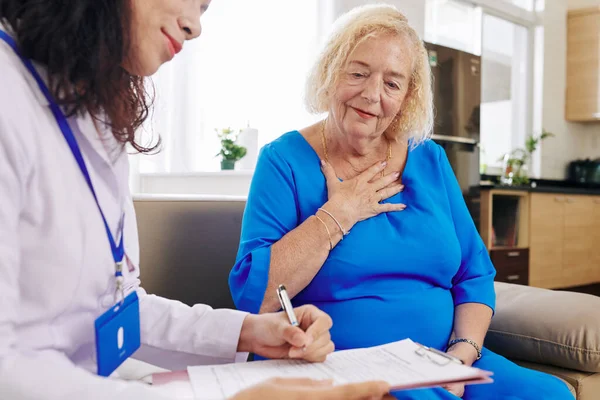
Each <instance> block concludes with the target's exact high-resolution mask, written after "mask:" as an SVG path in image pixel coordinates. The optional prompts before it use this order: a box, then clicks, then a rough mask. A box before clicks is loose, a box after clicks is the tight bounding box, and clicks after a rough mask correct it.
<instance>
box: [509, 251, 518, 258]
mask: <svg viewBox="0 0 600 400" xmlns="http://www.w3.org/2000/svg"><path fill="white" fill-rule="evenodd" d="M506 255H507V256H509V257H519V255H521V252H520V251H509V252H508V253H506Z"/></svg>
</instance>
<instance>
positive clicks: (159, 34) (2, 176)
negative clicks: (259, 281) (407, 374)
mask: <svg viewBox="0 0 600 400" xmlns="http://www.w3.org/2000/svg"><path fill="white" fill-rule="evenodd" d="M209 2H210V1H209V0H111V1H108V0H106V1H99V0H63V1H56V0H0V24H1V25H0V29H1V32H0V39H1V40H0V398H1V399H11V400H23V399H27V400H29V399H31V400H33V399H35V400H38V399H48V400H54V399H57V400H58V399H61V400H65V399H66V400H69V399H72V400H75V399H77V400H79V399H128V400H129V399H157V400H158V399H164V397H162V396H161V395H159V394H158V393H155V392H154V391H153V390H152V389H151V388H150V387H148V386H145V385H142V384H140V383H131V382H122V381H118V380H117V379H113V378H105V377H106V376H109V375H111V373H112V372H113V371H114V369H115V368H116V367H118V365H119V364H120V363H121V362H122V361H123V360H124V359H125V358H127V357H128V356H130V355H131V354H133V353H134V352H135V357H136V358H139V359H142V360H145V361H148V362H150V363H153V364H156V365H159V366H162V367H165V368H171V369H183V368H185V367H186V366H187V365H190V364H217V363H226V362H233V361H234V360H235V359H236V357H237V358H240V357H243V356H244V355H243V354H240V353H243V352H254V353H257V354H260V355H263V356H265V357H269V358H281V357H291V358H301V359H306V360H309V361H315V362H318V361H322V360H324V359H325V357H326V355H327V354H328V353H330V352H331V351H333V348H334V346H333V343H332V342H331V340H330V335H329V328H330V327H331V319H330V318H329V317H328V316H327V315H326V314H324V313H323V312H321V311H319V310H318V309H316V308H315V307H312V306H307V307H301V308H298V309H296V310H295V312H296V314H297V316H298V319H299V321H300V327H299V328H298V327H293V326H291V325H290V324H289V322H288V321H287V319H286V317H285V316H284V315H283V314H282V313H277V314H266V315H260V316H257V315H248V314H245V313H242V312H238V311H233V310H212V309H211V308H210V307H208V306H205V305H196V306H194V307H188V306H186V305H184V304H182V303H179V302H176V301H172V300H167V299H164V298H160V297H156V296H152V295H148V294H146V293H145V292H144V290H143V289H141V288H140V287H139V280H138V276H139V265H138V263H139V249H138V237H137V231H136V220H135V214H134V210H133V206H132V201H131V197H130V194H129V189H128V184H127V182H128V168H129V167H128V162H127V154H126V152H125V145H126V144H129V145H131V146H133V147H134V148H135V149H137V150H138V151H140V152H147V151H149V150H151V149H148V148H146V147H144V146H143V144H141V143H139V142H138V141H137V139H136V136H135V133H136V129H137V128H138V127H139V126H140V125H141V124H142V122H143V121H144V120H145V119H146V117H147V115H148V111H149V107H150V103H151V99H150V98H149V96H148V95H147V93H146V91H145V86H144V85H145V79H144V77H146V76H149V75H151V74H153V73H154V72H156V70H157V69H158V68H159V67H160V65H161V64H163V63H165V62H167V61H169V60H171V59H172V58H173V57H174V56H175V55H176V54H177V53H178V52H179V51H180V50H181V49H182V46H183V43H184V42H185V41H186V40H191V39H194V38H196V37H198V36H199V35H200V32H201V26H200V16H201V15H202V14H203V13H204V12H205V11H206V9H207V8H208V6H209ZM30 60H32V61H33V63H31V61H30ZM176 267H177V266H176V265H173V268H176ZM387 391H388V387H387V386H386V385H385V384H384V383H376V382H372V383H367V384H363V385H354V386H342V387H331V386H328V385H327V384H325V385H324V384H322V383H318V382H313V381H304V380H274V381H269V382H266V383H264V384H261V385H258V386H256V387H254V388H252V389H249V390H247V391H245V392H243V393H240V394H239V395H238V396H237V398H238V399H271V398H272V399H275V398H290V399H300V398H310V399H338V398H351V399H359V398H367V397H368V398H371V397H374V398H380V397H382V396H383V395H384V393H387Z"/></svg>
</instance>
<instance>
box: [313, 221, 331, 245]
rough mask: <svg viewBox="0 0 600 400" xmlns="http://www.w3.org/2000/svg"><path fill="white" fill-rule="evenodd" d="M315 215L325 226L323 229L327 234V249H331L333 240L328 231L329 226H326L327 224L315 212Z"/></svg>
mask: <svg viewBox="0 0 600 400" xmlns="http://www.w3.org/2000/svg"><path fill="white" fill-rule="evenodd" d="M315 217H317V219H318V220H319V221H321V223H322V224H323V226H324V227H325V230H326V231H327V236H329V251H331V250H333V242H332V241H331V233H329V228H328V227H327V224H326V223H325V221H323V220H322V219H321V218H320V217H319V216H318V215H317V214H315Z"/></svg>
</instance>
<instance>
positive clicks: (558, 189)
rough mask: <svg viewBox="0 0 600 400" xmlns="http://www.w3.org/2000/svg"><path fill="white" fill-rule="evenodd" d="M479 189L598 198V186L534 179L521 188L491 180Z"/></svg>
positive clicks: (482, 183) (484, 182)
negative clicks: (596, 196) (594, 196)
mask: <svg viewBox="0 0 600 400" xmlns="http://www.w3.org/2000/svg"><path fill="white" fill-rule="evenodd" d="M479 188H480V189H481V190H491V189H494V190H522V191H527V192H532V193H559V194H573V195H575V194H580V195H598V196H600V184H593V183H577V182H570V181H556V180H547V179H535V180H532V181H531V183H530V184H529V185H522V186H509V185H500V184H498V183H495V182H494V181H492V180H486V181H481V182H480V185H479Z"/></svg>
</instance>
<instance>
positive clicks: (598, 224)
mask: <svg viewBox="0 0 600 400" xmlns="http://www.w3.org/2000/svg"><path fill="white" fill-rule="evenodd" d="M593 241H594V251H593V258H592V259H593V262H594V265H595V266H596V268H595V274H594V275H595V277H596V278H595V280H596V281H597V282H600V196H595V197H594V239H593Z"/></svg>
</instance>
